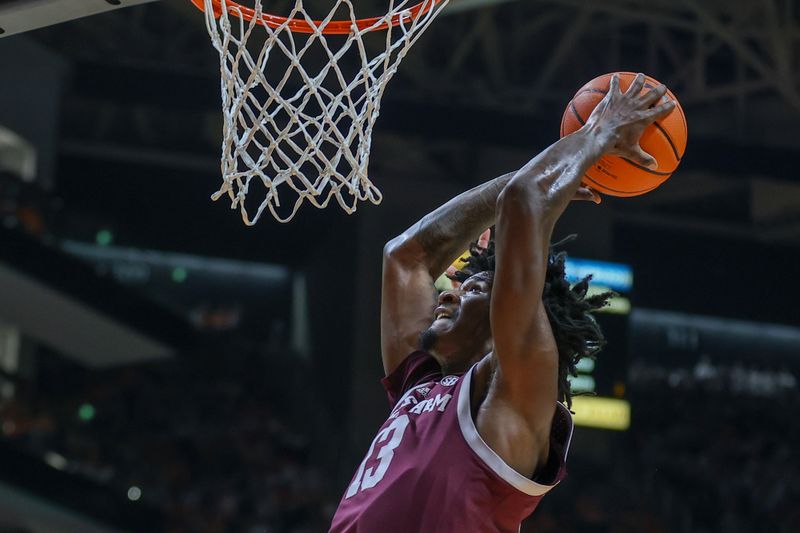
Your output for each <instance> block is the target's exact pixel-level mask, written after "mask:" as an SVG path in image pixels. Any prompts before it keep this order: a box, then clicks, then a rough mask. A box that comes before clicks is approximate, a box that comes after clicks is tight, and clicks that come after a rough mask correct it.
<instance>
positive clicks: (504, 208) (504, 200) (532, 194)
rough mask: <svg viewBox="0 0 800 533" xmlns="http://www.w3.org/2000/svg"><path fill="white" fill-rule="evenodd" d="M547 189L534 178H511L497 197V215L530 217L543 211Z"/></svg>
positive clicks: (517, 217) (515, 217)
mask: <svg viewBox="0 0 800 533" xmlns="http://www.w3.org/2000/svg"><path fill="white" fill-rule="evenodd" d="M546 195H547V191H546V190H545V189H544V187H543V186H542V185H541V183H540V180H536V179H517V178H515V179H513V180H511V181H510V182H509V183H508V185H506V186H505V188H504V189H503V190H502V191H501V192H500V194H499V195H498V197H497V215H498V217H511V218H513V219H520V218H523V219H531V218H534V217H536V216H537V215H538V214H541V213H542V212H543V207H544V206H545V204H546V199H547V196H546Z"/></svg>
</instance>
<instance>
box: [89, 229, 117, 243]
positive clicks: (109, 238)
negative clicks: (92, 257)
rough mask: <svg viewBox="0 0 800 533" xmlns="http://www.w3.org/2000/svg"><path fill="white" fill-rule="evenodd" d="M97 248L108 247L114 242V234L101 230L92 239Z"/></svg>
mask: <svg viewBox="0 0 800 533" xmlns="http://www.w3.org/2000/svg"><path fill="white" fill-rule="evenodd" d="M94 240H95V242H96V243H97V245H98V246H108V245H110V244H111V243H112V242H113V241H114V234H113V233H111V232H110V231H109V230H107V229H101V230H100V231H98V232H97V235H95V237H94Z"/></svg>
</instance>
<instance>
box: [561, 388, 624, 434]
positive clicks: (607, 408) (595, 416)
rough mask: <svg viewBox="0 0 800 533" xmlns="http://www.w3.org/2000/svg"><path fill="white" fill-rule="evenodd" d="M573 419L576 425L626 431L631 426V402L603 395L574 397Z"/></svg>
mask: <svg viewBox="0 0 800 533" xmlns="http://www.w3.org/2000/svg"><path fill="white" fill-rule="evenodd" d="M572 411H573V412H574V413H575V414H574V415H572V421H573V422H574V423H575V425H576V426H584V427H591V428H597V429H612V430H615V431H625V430H626V429H628V428H629V427H630V426H631V404H630V403H629V402H628V401H626V400H617V399H615V398H605V397H602V396H575V397H574V398H572Z"/></svg>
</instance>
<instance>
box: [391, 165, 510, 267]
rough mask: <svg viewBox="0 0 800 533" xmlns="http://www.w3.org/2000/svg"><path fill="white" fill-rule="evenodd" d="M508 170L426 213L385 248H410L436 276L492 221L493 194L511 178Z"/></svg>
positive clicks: (493, 220) (418, 259) (494, 195)
mask: <svg viewBox="0 0 800 533" xmlns="http://www.w3.org/2000/svg"><path fill="white" fill-rule="evenodd" d="M515 174H516V172H511V173H509V174H506V175H504V176H500V177H498V178H495V179H493V180H491V181H488V182H486V183H483V184H481V185H478V186H477V187H475V188H473V189H470V190H468V191H466V192H464V193H461V194H460V195H458V196H456V197H455V198H453V199H452V200H450V201H449V202H447V203H446V204H444V205H442V206H441V207H439V208H438V209H436V210H434V211H432V212H431V213H428V214H427V215H425V216H424V217H422V219H421V220H420V221H419V222H417V223H416V224H414V225H413V226H411V227H410V228H408V229H407V230H406V231H405V232H404V233H403V234H402V235H400V236H398V237H397V238H395V239H393V240H392V241H391V242H390V243H389V244H388V245H387V250H389V251H391V250H400V249H405V250H410V252H409V253H410V254H411V255H415V260H417V261H421V262H423V263H424V264H425V266H426V267H427V268H428V271H429V273H430V274H431V276H432V277H434V278H435V277H437V276H438V275H439V274H441V273H442V272H444V270H445V269H446V268H447V267H448V266H449V265H450V264H451V263H452V262H453V261H454V260H455V259H456V258H457V257H458V256H459V255H461V254H462V253H463V252H464V250H465V249H467V247H468V246H469V244H470V242H472V241H474V240H475V239H476V238H477V237H478V235H480V234H481V232H483V231H484V230H485V229H486V228H488V227H491V226H493V225H494V223H495V209H496V206H497V197H498V195H499V194H500V192H501V191H502V190H503V188H505V186H506V185H507V184H508V183H509V182H510V181H511V179H512V178H513V177H514V175H515Z"/></svg>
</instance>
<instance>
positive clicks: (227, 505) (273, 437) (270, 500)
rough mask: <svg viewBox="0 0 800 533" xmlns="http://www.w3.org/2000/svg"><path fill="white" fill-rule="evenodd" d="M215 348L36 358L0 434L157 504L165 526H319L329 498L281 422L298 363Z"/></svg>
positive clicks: (301, 435) (281, 530) (307, 450)
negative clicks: (106, 360) (96, 360)
mask: <svg viewBox="0 0 800 533" xmlns="http://www.w3.org/2000/svg"><path fill="white" fill-rule="evenodd" d="M223 353H225V354H226V355H225V356H224V357H222V356H220V357H218V358H216V360H215V359H214V358H210V357H205V356H199V357H197V358H189V357H183V358H182V359H181V360H179V361H171V362H166V363H165V362H161V363H153V364H148V365H143V366H136V367H128V368H122V369H116V370H108V371H94V372H90V371H84V370H81V369H78V368H75V367H68V366H65V363H64V362H63V361H56V360H55V359H51V360H49V361H48V360H47V358H43V359H41V362H42V363H43V365H42V368H41V369H40V372H39V374H40V376H39V380H38V382H37V384H36V386H35V388H34V387H33V385H31V384H26V383H25V382H24V381H22V382H19V383H17V385H16V389H17V390H16V394H15V397H14V399H13V400H8V401H6V402H4V403H3V404H2V405H1V406H0V420H2V421H3V426H2V433H3V436H4V438H5V439H6V440H7V441H9V442H12V443H14V444H16V445H18V446H19V447H22V448H24V449H26V450H27V451H29V452H32V453H33V454H36V455H38V456H40V457H44V458H45V460H46V461H48V462H49V463H51V465H53V466H57V467H58V468H60V469H62V470H66V471H69V472H73V473H75V474H78V475H81V476H84V477H89V478H91V479H94V480H96V481H98V482H100V483H103V484H106V485H110V486H111V487H112V488H113V490H116V491H117V492H118V493H120V494H127V496H128V497H129V498H130V499H132V500H140V501H141V502H142V503H146V504H148V505H151V506H153V507H155V508H158V509H160V510H162V511H164V514H165V516H166V517H167V525H166V527H165V531H167V532H170V533H173V532H174V533H178V532H189V531H192V532H194V531H198V532H200V531H202V532H209V533H211V532H228V531H242V532H253V533H255V532H259V533H314V532H317V531H324V530H325V529H326V527H327V525H328V523H329V516H330V515H331V514H332V512H333V509H332V504H331V501H335V500H332V497H331V487H330V486H329V482H328V481H327V480H326V477H325V476H324V475H323V474H322V471H321V469H320V468H319V467H316V466H315V465H314V455H313V451H312V446H311V445H310V441H309V434H310V433H311V432H310V431H308V429H307V428H302V427H300V428H296V427H292V424H293V423H296V422H297V421H298V419H300V420H302V419H304V417H303V416H302V413H298V409H300V410H302V409H303V406H302V405H298V401H297V399H296V398H294V397H292V396H290V391H289V389H291V388H295V390H296V383H293V380H294V379H295V378H296V375H297V374H298V373H301V372H302V366H303V363H302V361H300V360H298V359H296V358H295V359H294V360H292V358H291V357H290V356H291V354H290V353H287V352H283V353H282V354H280V356H282V357H283V358H284V360H283V361H282V362H279V363H278V364H277V365H276V362H275V360H276V359H278V357H276V356H277V355H278V354H270V353H263V352H262V353H259V352H258V350H252V349H250V350H247V349H240V350H231V349H228V350H225V351H224V352H223ZM247 354H249V355H247ZM270 361H271V362H270ZM49 365H52V367H49ZM306 420H308V419H306Z"/></svg>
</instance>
